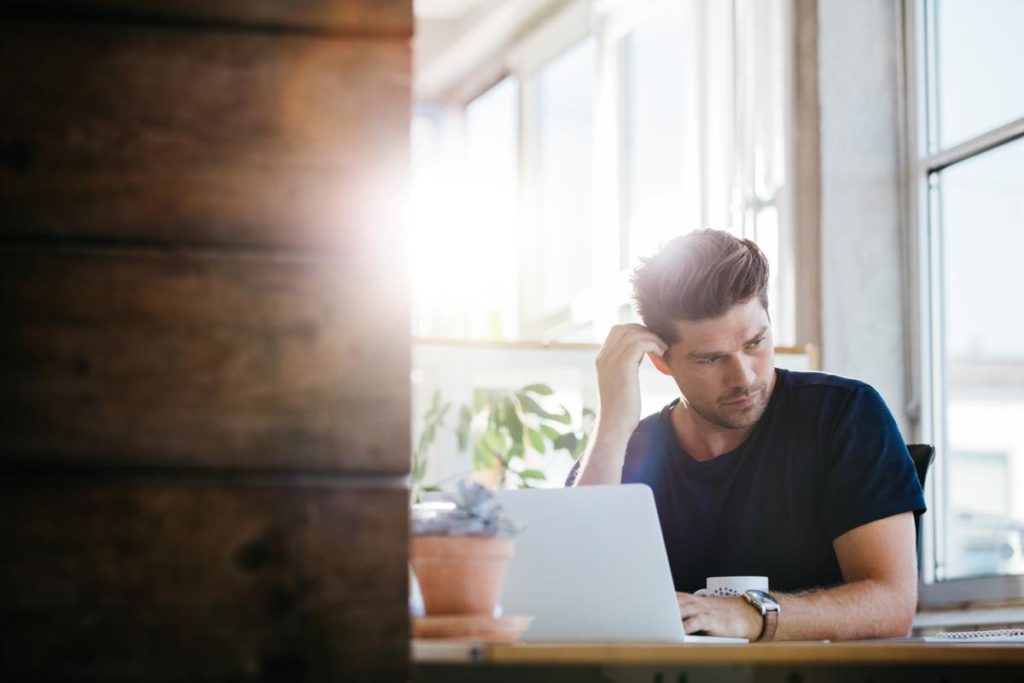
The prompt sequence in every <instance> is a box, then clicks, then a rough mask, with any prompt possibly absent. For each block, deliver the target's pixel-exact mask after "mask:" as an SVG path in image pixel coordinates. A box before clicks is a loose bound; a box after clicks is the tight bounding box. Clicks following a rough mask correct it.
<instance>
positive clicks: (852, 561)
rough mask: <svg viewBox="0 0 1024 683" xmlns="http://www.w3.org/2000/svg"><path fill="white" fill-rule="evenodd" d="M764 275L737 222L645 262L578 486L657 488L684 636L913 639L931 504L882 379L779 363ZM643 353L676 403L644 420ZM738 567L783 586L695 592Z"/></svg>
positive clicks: (609, 344)
mask: <svg viewBox="0 0 1024 683" xmlns="http://www.w3.org/2000/svg"><path fill="white" fill-rule="evenodd" d="M767 285H768V263H767V260H766V259H765V256H764V254H762V253H761V251H760V250H759V249H758V247H757V245H755V244H754V243H753V242H751V241H749V240H741V239H737V238H735V237H733V236H731V235H730V234H728V233H725V232H719V231H713V230H701V231H697V232H693V233H691V234H689V235H686V236H684V237H680V238H677V239H676V240H673V241H672V242H670V243H669V244H668V245H667V246H665V248H664V249H662V251H661V252H659V253H658V254H657V255H655V256H654V257H652V258H651V259H648V260H646V261H645V262H644V263H643V265H641V266H640V268H638V269H637V271H636V273H635V275H634V278H633V286H634V291H635V296H636V302H637V307H638V310H639V313H640V316H641V318H642V319H643V321H644V325H619V326H616V327H615V328H614V329H612V331H611V333H610V334H609V335H608V338H607V340H606V341H605V343H604V345H603V346H602V348H601V351H600V353H599V354H598V357H597V374H598V388H599V394H600V410H599V414H598V420H597V426H596V429H595V433H594V437H593V440H592V445H591V447H590V449H589V451H588V452H587V453H586V454H585V455H584V457H583V458H581V459H580V461H579V462H578V463H577V466H576V467H577V468H578V469H576V470H574V473H573V475H570V482H571V483H575V484H576V485H587V484H617V483H620V482H622V483H630V482H642V483H645V484H648V485H649V486H650V487H651V489H652V490H653V491H654V497H655V502H656V504H657V508H658V515H659V518H660V520H661V527H662V533H663V535H664V538H665V546H666V549H667V551H668V556H669V564H670V566H671V569H672V576H673V580H674V582H675V586H676V590H677V591H679V592H678V593H677V597H678V602H679V609H680V612H681V615H682V618H683V622H684V627H685V629H686V631H687V632H688V633H694V632H705V633H708V634H711V635H723V636H740V637H746V638H749V639H750V640H758V639H762V640H768V639H773V638H774V639H789V640H802V639H831V640H844V639H853V638H882V637H899V636H905V635H907V634H908V633H909V631H910V628H911V623H912V620H913V615H914V610H915V606H916V602H917V572H916V567H917V560H916V551H915V531H914V514H915V513H921V512H923V511H924V508H925V506H924V499H923V497H922V493H921V487H920V484H919V483H918V481H917V477H916V474H915V471H914V466H913V463H912V461H911V460H910V456H909V454H908V453H907V449H906V446H905V444H904V442H903V439H902V437H901V436H900V432H899V430H898V428H897V426H896V423H895V420H894V419H893V417H892V415H891V413H890V412H889V410H888V409H887V408H886V407H885V404H884V402H883V401H882V399H881V397H880V396H879V395H878V393H877V392H876V391H875V390H874V389H872V388H871V387H870V386H868V385H866V384H864V383H862V382H858V381H855V380H851V379H845V378H841V377H835V376H831V375H825V374H820V373H801V372H789V371H786V370H781V369H776V368H774V354H773V345H772V333H771V326H770V319H769V315H768V299H767ZM645 354H646V355H647V356H649V357H650V359H651V361H652V362H653V363H654V365H655V366H656V367H657V368H658V370H660V371H661V372H663V373H665V374H666V375H671V376H672V378H673V379H674V380H675V382H676V384H677V385H678V387H679V391H680V394H681V396H680V398H679V399H677V400H676V401H674V402H673V403H671V404H670V405H668V406H666V407H665V408H664V409H663V410H661V412H659V413H656V414H654V415H651V416H649V417H647V418H645V419H643V420H642V421H641V420H640V388H639V382H638V377H637V370H638V367H639V364H640V362H641V360H642V359H643V356H644V355H645ZM574 477H575V481H573V479H574ZM731 575H754V576H767V577H768V578H769V581H770V584H771V594H770V595H766V594H765V595H757V594H754V595H750V596H747V597H741V598H718V597H699V596H695V595H693V592H694V591H695V590H697V589H698V588H701V587H703V586H704V582H705V579H706V577H709V576H731ZM762 613H763V614H762Z"/></svg>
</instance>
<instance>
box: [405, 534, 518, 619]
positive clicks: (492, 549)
mask: <svg viewBox="0 0 1024 683" xmlns="http://www.w3.org/2000/svg"><path fill="white" fill-rule="evenodd" d="M514 544H515V539H514V538H512V537H510V536H413V537H412V557H411V559H412V568H413V571H414V572H415V573H416V580H417V581H418V582H419V585H420V593H422V594H423V605H424V607H425V609H426V612H427V614H428V615H429V616H436V615H441V614H483V615H487V616H491V615H492V614H493V613H494V607H495V605H496V604H497V603H498V599H499V598H500V597H501V588H502V584H503V583H504V581H505V568H506V567H507V566H508V561H509V560H510V559H512V551H513V547H514Z"/></svg>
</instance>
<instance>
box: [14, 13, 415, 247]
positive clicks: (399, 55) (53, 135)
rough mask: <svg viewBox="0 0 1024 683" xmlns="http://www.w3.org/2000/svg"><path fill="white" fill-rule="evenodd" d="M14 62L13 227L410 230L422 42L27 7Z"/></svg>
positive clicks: (64, 231)
mask: <svg viewBox="0 0 1024 683" xmlns="http://www.w3.org/2000/svg"><path fill="white" fill-rule="evenodd" d="M214 4H215V3H214ZM0 64H3V66H2V67H0V69H2V70H3V78H0V101H4V102H17V103H18V106H16V107H4V108H2V109H0V126H2V130H3V132H2V133H0V240H2V239H4V238H7V239H8V240H10V239H23V238H31V239H39V238H67V237H74V238H80V239H115V240H129V241H133V240H134V241H142V242H146V243H164V244H216V245H261V246H265V245H270V246H279V247H298V248H311V249H323V248H330V249H339V250H344V249H349V248H355V249H358V248H360V246H361V244H362V242H361V240H364V239H367V238H369V237H371V236H373V235H376V234H379V235H381V236H382V238H383V239H386V240H392V241H393V240H394V238H395V236H396V234H397V232H398V230H399V228H398V221H399V220H400V212H401V208H402V206H403V202H402V201H401V200H400V199H396V198H399V197H403V196H404V195H405V192H406V190H407V181H406V175H407V169H408V135H409V119H410V102H409V92H410V49H409V45H408V42H407V41H404V40H403V41H380V40H376V41H375V40H357V39H344V40H343V39H324V38H314V37H302V36H290V35H264V34H248V33H244V32H217V31H183V30H178V29H159V28H139V27H108V26H104V25H92V24H83V25H50V24H47V23H44V22H35V21H30V20H16V21H7V22H4V23H3V24H2V27H0Z"/></svg>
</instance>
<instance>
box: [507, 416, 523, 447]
mask: <svg viewBox="0 0 1024 683" xmlns="http://www.w3.org/2000/svg"><path fill="white" fill-rule="evenodd" d="M508 435H509V436H510V437H512V443H518V444H521V443H523V422H522V420H520V419H519V415H518V414H517V413H516V412H515V411H512V413H511V417H510V418H509V421H508Z"/></svg>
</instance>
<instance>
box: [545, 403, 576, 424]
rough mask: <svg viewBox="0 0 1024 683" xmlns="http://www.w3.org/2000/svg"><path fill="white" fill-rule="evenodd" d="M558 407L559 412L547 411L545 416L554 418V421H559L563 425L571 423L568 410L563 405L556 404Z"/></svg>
mask: <svg viewBox="0 0 1024 683" xmlns="http://www.w3.org/2000/svg"><path fill="white" fill-rule="evenodd" d="M558 407H559V408H561V409H562V412H561V413H559V414H557V415H555V414H552V413H548V414H547V417H548V418H550V419H552V420H554V421H555V422H561V423H562V424H564V425H567V424H572V416H571V415H569V411H568V410H567V409H566V408H565V406H558Z"/></svg>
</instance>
